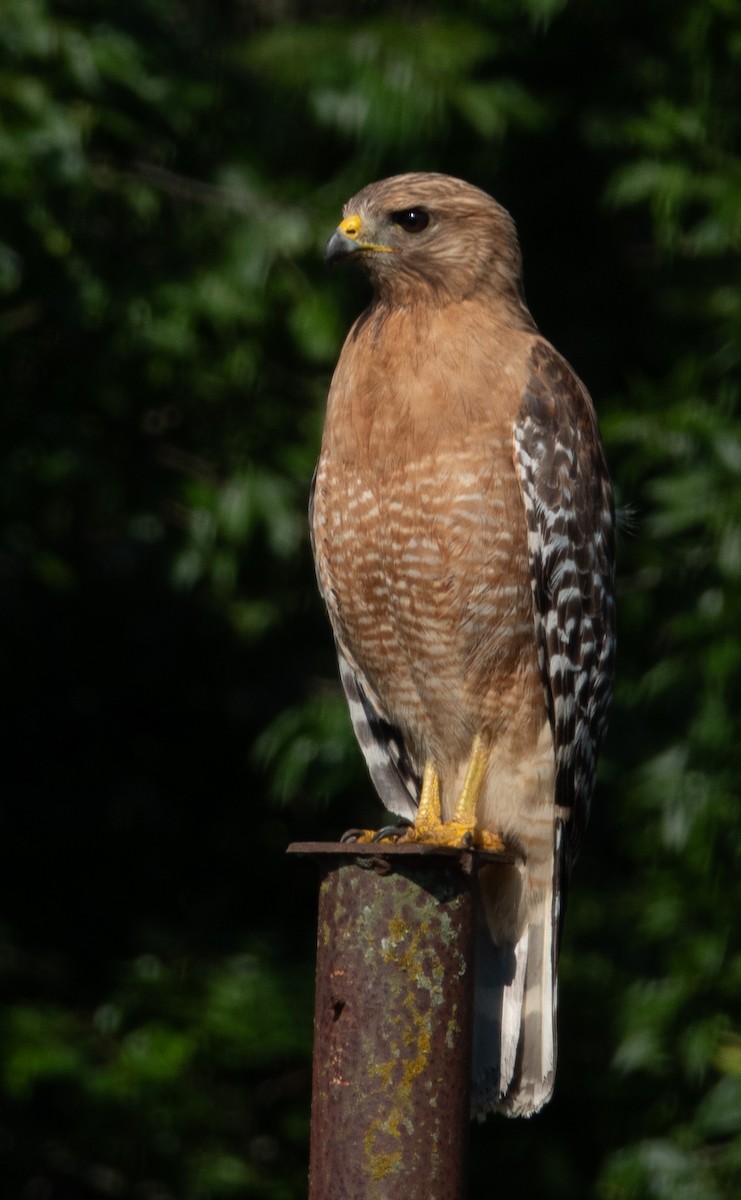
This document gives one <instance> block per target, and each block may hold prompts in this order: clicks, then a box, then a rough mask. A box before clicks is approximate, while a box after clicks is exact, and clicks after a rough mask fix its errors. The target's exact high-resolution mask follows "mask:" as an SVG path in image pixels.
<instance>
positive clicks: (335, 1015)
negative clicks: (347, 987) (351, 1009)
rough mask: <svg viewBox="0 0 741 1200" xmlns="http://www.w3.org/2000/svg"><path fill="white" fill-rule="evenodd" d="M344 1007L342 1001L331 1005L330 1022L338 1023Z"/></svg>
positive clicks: (336, 1001)
mask: <svg viewBox="0 0 741 1200" xmlns="http://www.w3.org/2000/svg"><path fill="white" fill-rule="evenodd" d="M344 1007H345V1001H344V1000H335V1002H334V1004H333V1005H332V1020H333V1021H339V1019H340V1017H341V1016H342V1010H343V1008H344Z"/></svg>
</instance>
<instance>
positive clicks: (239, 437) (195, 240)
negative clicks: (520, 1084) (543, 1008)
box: [0, 0, 741, 1200]
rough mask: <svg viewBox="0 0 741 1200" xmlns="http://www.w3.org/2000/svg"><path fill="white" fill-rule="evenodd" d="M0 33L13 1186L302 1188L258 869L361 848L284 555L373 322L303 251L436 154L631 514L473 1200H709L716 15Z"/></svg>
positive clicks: (721, 847) (30, 1)
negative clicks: (591, 747)
mask: <svg viewBox="0 0 741 1200" xmlns="http://www.w3.org/2000/svg"><path fill="white" fill-rule="evenodd" d="M0 48H1V49H2V51H3V53H2V58H1V59H0V61H1V62H2V67H0V212H1V213H2V222H1V223H0V345H1V348H2V364H3V375H4V380H3V399H2V404H3V417H4V421H3V432H4V437H3V439H2V445H0V577H1V578H2V593H1V594H0V604H1V605H2V614H3V618H4V627H5V629H6V631H7V637H6V639H5V645H4V648H3V651H2V664H3V681H4V688H3V697H4V709H3V729H4V732H5V735H6V736H5V745H6V754H5V756H4V766H5V772H4V780H5V787H4V789H3V790H4V800H3V809H2V820H3V831H2V832H3V834H4V836H3V839H2V841H3V846H4V848H5V859H4V861H3V870H2V872H0V878H1V879H2V882H3V895H2V907H1V908H0V913H2V922H3V927H2V937H1V938H0V951H1V952H0V986H2V989H3V994H4V1000H5V1006H4V1009H3V1012H2V1016H1V1017H0V1083H1V1084H2V1092H3V1099H2V1107H1V1109H0V1175H1V1176H2V1178H3V1184H4V1187H5V1188H6V1189H7V1191H8V1194H9V1195H18V1196H23V1195H28V1196H30V1195H31V1194H32V1193H33V1194H34V1195H37V1194H38V1195H42V1194H43V1195H48V1196H50V1197H53V1198H54V1200H56V1198H57V1197H61V1198H62V1200H66V1197H68V1196H69V1197H74V1198H75V1200H93V1198H101V1197H105V1196H115V1195H122V1196H129V1195H130V1196H132V1197H133V1196H136V1197H138V1198H141V1200H168V1198H170V1197H176V1196H177V1197H183V1198H187V1200H191V1198H192V1200H211V1198H212V1197H213V1198H214V1200H215V1198H218V1197H229V1196H234V1197H243V1196H257V1197H265V1198H266V1200H292V1198H293V1197H297V1196H300V1195H303V1194H304V1193H305V1183H304V1179H305V1164H306V1140H307V1131H308V1106H309V1066H310V1063H309V1059H310V1026H311V988H312V969H313V951H312V939H313V936H314V930H313V912H314V903H315V881H314V879H313V877H312V876H311V873H310V872H304V871H303V870H302V869H301V868H298V867H295V866H289V865H287V864H286V862H285V859H284V856H283V851H284V849H285V846H286V844H287V843H288V842H289V841H291V840H299V839H301V838H308V837H314V838H321V837H322V836H325V835H326V836H332V837H334V836H336V835H337V834H338V833H339V832H340V831H341V830H342V829H343V828H345V827H347V826H348V825H356V824H362V823H364V822H365V821H366V820H368V821H374V820H376V817H377V815H378V816H379V818H380V814H377V810H376V808H374V806H373V800H372V796H371V789H370V785H369V784H368V782H367V779H366V777H365V772H364V769H363V767H362V764H361V763H360V761H359V754H358V752H357V750H356V748H355V746H354V743H353V739H352V735H351V732H350V729H349V723H348V719H347V715H346V712H345V708H344V705H343V702H342V699H341V696H340V693H339V687H338V683H337V679H336V669H335V665H334V661H333V653H332V646H331V638H330V636H329V632H328V628H327V625H326V622H325V620H324V617H323V614H322V612H321V607H320V604H319V602H318V600H317V598H316V594H315V589H314V582H313V571H312V567H311V562H310V555H309V548H308V543H307V533H306V518H305V508H306V501H307V497H308V492H309V485H310V479H311V472H312V469H313V463H314V459H315V456H316V451H317V447H318V441H319V436H320V428H321V419H322V408H323V401H324V396H325V395H326V389H327V385H328V380H329V376H330V372H331V367H332V363H333V361H334V359H335V357H336V354H337V352H338V349H339V346H340V344H341V341H342V337H343V333H344V330H345V329H346V328H347V326H348V324H349V321H350V319H351V316H352V314H353V313H355V312H357V311H358V309H359V308H360V307H361V305H362V304H363V302H364V296H365V292H364V290H363V284H362V282H359V281H357V280H354V279H353V278H351V277H350V276H349V275H348V274H342V275H340V274H339V273H338V274H336V275H334V276H332V277H331V278H329V277H327V275H326V273H325V271H324V269H323V265H322V261H321V250H322V245H323V242H324V240H325V238H326V237H327V235H328V233H329V232H330V231H331V229H332V228H333V227H334V224H335V223H336V220H337V215H338V213H339V211H340V207H341V204H342V202H343V201H344V200H345V199H346V198H347V197H348V196H349V195H350V194H351V193H353V192H354V191H356V190H357V189H358V188H359V187H361V186H362V185H363V184H364V183H366V182H368V181H369V180H370V179H372V178H378V177H381V176H382V175H385V174H391V173H394V172H396V171H401V170H408V169H435V170H443V171H450V172H451V173H454V174H458V175H461V176H463V177H466V178H469V179H471V180H472V181H473V182H475V183H478V184H479V185H481V186H483V187H485V188H487V189H488V190H490V191H491V192H492V193H493V194H495V195H497V196H498V197H499V198H500V199H501V200H502V201H503V202H504V203H505V204H507V205H508V207H509V208H510V209H511V210H512V212H513V214H514V215H515V217H516V219H517V220H518V224H519V227H520V231H521V237H522V242H523V249H524V255H525V263H526V287H527V291H528V295H529V297H530V301H531V305H532V307H533V311H534V313H535V316H536V319H537V320H538V321H539V323H540V325H541V327H542V328H543V330H544V332H545V333H546V334H547V335H548V336H549V337H550V338H551V339H552V340H553V341H554V342H555V343H556V345H558V346H559V348H561V349H562V350H563V351H564V352H565V353H566V355H567V356H568V357H569V359H570V360H571V361H572V362H573V363H574V365H575V366H576V367H577V369H578V370H579V372H580V374H582V375H583V377H584V378H585V379H586V380H587V382H588V384H589V386H590V390H591V391H592V393H593V394H594V396H595V398H596V400H597V404H598V409H599V411H600V415H601V419H602V425H603V430H604V434H605V440H606V443H607V451H608V458H609V460H610V464H611V469H612V472H613V475H614V478H615V482H616V487H617V492H618V498H619V502H620V504H621V506H622V508H623V515H624V520H623V532H622V535H621V539H620V655H619V683H618V692H617V698H616V705H615V712H614V716H613V722H612V729H611V735H610V739H609V743H608V748H607V753H606V757H605V761H604V763H603V769H602V776H601V789H600V793H599V795H598V797H597V802H596V805H595V814H594V820H593V824H592V828H591V831H590V836H589V838H588V839H587V844H586V847H585V851H584V854H583V859H582V861H581V863H580V864H579V865H578V868H577V872H576V877H575V880H574V887H573V889H572V895H571V897H570V914H569V919H568V921H567V931H566V944H565V947H564V955H563V961H562V971H561V978H562V1003H561V1012H562V1017H561V1020H562V1050H561V1063H560V1066H559V1082H558V1089H557V1095H556V1099H555V1101H554V1103H553V1104H552V1105H551V1106H550V1108H549V1110H548V1111H547V1112H546V1113H545V1114H543V1116H541V1117H539V1118H538V1119H537V1120H536V1121H535V1122H530V1123H527V1124H524V1123H513V1124H509V1125H506V1126H505V1125H504V1123H496V1122H495V1123H490V1124H488V1125H486V1126H485V1127H483V1128H481V1129H478V1128H477V1129H475V1130H473V1132H472V1158H471V1197H472V1200H476V1198H477V1197H483V1196H487V1195H489V1194H490V1193H491V1190H492V1179H496V1180H497V1186H498V1187H499V1189H500V1191H501V1192H502V1194H504V1195H514V1194H517V1195H518V1196H522V1195H524V1196H530V1195H532V1196H538V1197H543V1196H550V1197H563V1198H564V1200H565V1198H567V1197H568V1200H586V1198H587V1197H598V1198H600V1200H623V1198H625V1200H627V1198H628V1197H630V1198H631V1200H634V1198H638V1200H640V1198H641V1197H646V1200H649V1198H652V1200H653V1198H658V1200H661V1198H662V1197H671V1198H672V1200H690V1198H692V1197H698V1198H699V1197H702V1198H703V1200H705V1198H708V1200H715V1198H718V1200H731V1197H734V1196H736V1195H738V1193H739V1187H740V1185H741V1091H740V1089H741V1013H740V1012H739V995H740V994H741V946H740V944H739V936H738V921H737V919H736V913H737V912H738V910H739V908H740V907H741V890H740V885H739V879H741V823H740V822H739V817H738V806H737V794H738V784H739V778H740V777H741V759H740V750H739V747H740V746H741V730H740V729H739V724H738V713H739V711H741V670H740V668H741V642H740V641H739V633H738V631H739V629H740V628H741V601H740V600H739V595H740V594H741V590H740V589H739V579H740V577H741V486H740V485H741V478H740V476H741V434H740V433H739V421H738V410H739V389H740V388H741V373H740V371H739V367H740V366H741V286H740V285H739V275H738V252H739V248H740V243H741V215H740V214H741V149H740V147H741V137H740V134H741V94H740V93H741V5H739V3H738V0H707V2H706V3H703V4H701V5H700V4H696V3H695V2H694V0H680V2H679V3H676V4H673V5H670V6H667V5H666V4H665V3H663V2H662V0H648V3H643V4H641V5H640V6H638V5H636V4H625V3H622V2H621V3H618V2H617V0H606V2H604V3H600V4H590V3H588V2H587V0H523V3H521V4H519V5H518V4H514V5H513V4H511V3H505V2H504V0H466V2H465V3H463V4H458V5H456V6H453V5H452V4H449V3H446V2H443V0H435V3H433V4H431V5H426V6H417V7H414V6H412V7H411V8H407V9H404V10H400V9H399V7H398V6H395V5H392V4H391V3H386V2H383V3H380V4H374V5H363V4H361V5H360V6H358V7H357V9H356V10H354V11H353V12H352V13H351V14H348V12H347V10H346V9H345V8H342V7H340V6H338V5H334V4H331V3H326V4H322V5H319V4H309V5H308V6H307V5H303V6H298V5H295V4H292V3H290V2H289V3H288V4H287V5H285V4H284V5H282V6H270V5H243V4H238V3H236V2H233V0H228V2H227V3H225V4H220V5H218V6H216V5H206V4H186V3H185V2H184V0H132V3H130V4H128V5H126V6H118V7H114V6H111V5H104V4H102V3H100V0H64V2H63V3H58V4H52V3H51V2H50V0H6V2H5V4H4V6H3V17H2V22H0ZM524 1164H527V1165H526V1167H525V1166H524ZM34 1189H35V1190H34Z"/></svg>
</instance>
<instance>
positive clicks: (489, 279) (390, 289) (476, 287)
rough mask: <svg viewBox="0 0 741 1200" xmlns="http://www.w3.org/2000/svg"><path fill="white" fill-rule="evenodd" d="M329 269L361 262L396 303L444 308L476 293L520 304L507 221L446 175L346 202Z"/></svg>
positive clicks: (487, 199) (390, 183) (398, 183)
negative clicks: (492, 293) (340, 263)
mask: <svg viewBox="0 0 741 1200" xmlns="http://www.w3.org/2000/svg"><path fill="white" fill-rule="evenodd" d="M343 218H344V219H343V220H342V221H341V222H340V224H339V225H338V227H337V229H336V230H335V232H334V233H333V234H332V236H331V238H330V239H329V241H328V242H327V248H326V259H327V262H336V261H337V260H339V259H348V260H353V261H355V262H359V263H360V264H361V265H362V266H363V267H365V269H366V270H367V272H368V274H369V275H370V277H371V280H372V281H373V284H374V287H375V288H376V291H377V292H378V293H379V294H380V295H381V296H383V297H384V298H388V299H390V300H393V301H394V302H396V303H415V302H422V303H433V304H445V303H449V302H450V301H451V300H460V299H464V298H465V297H467V296H471V295H473V294H475V293H478V292H480V291H481V290H482V289H487V290H493V291H495V292H498V293H500V294H501V295H509V296H512V297H513V298H516V299H517V300H518V301H520V298H521V284H520V274H521V260H520V249H519V245H518V241H517V233H516V231H515V226H514V222H513V220H512V218H511V217H510V215H509V213H508V212H507V211H506V209H504V208H502V206H501V204H497V202H496V200H492V198H491V196H488V195H487V194H486V192H482V191H481V190H480V189H479V188H476V187H473V186H472V185H471V184H469V183H464V182H463V180H461V179H453V178H452V177H451V176H449V175H436V174H431V173H430V174H426V173H420V174H411V175H394V176H392V177H391V178H390V179H382V180H381V181H380V182H379V183H371V184H369V185H368V186H367V187H365V188H363V190H362V191H361V192H358V194H357V195H356V196H353V198H352V200H348V202H347V204H346V205H345V207H344V209H343Z"/></svg>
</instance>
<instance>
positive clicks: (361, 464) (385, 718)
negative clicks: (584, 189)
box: [311, 174, 615, 1116]
mask: <svg viewBox="0 0 741 1200" xmlns="http://www.w3.org/2000/svg"><path fill="white" fill-rule="evenodd" d="M326 258H327V260H328V261H329V262H334V261H336V260H339V259H346V260H349V261H354V262H357V263H359V264H360V266H361V267H363V268H364V269H365V271H366V272H367V274H368V276H369V277H370V281H371V284H372V287H373V299H372V301H371V303H370V306H369V307H368V308H367V309H366V310H365V312H363V313H362V315H361V316H360V317H359V318H358V319H357V320H356V322H355V324H354V325H353V327H352V329H351V331H350V333H349V335H348V337H347V340H346V342H345V345H344V347H343V350H342V353H341V355H340V359H339V362H338V364H337V368H336V370H335V373H334V377H333V379H332V384H331V387H330V392H329V399H328V404H327V415H326V423H325V427H324V435H323V440H322V447H321V453H320V457H319V462H318V464H317V470H316V475H315V480H314V485H313V490H312V502H311V526H312V543H313V549H314V557H315V563H316V570H317V577H318V581H319V587H320V591H321V593H322V596H323V598H324V601H325V603H326V606H327V610H328V613H329V618H330V622H331V625H332V629H333V632H334V637H335V642H336V646H337V654H338V657H339V667H340V675H341V679H342V684H343V686H344V690H345V693H346V695H347V700H348V702H349V708H350V716H351V719H352V723H353V726H354V729H355V733H356V735H357V738H358V741H359V743H360V746H361V749H362V751H363V754H364V755H365V759H366V762H367V765H368V768H369V771H370V774H371V777H372V779H373V782H374V784H375V786H376V789H377V791H378V793H379V795H380V797H381V799H382V801H383V803H384V805H385V806H386V807H387V808H388V809H390V810H391V811H392V812H395V813H398V814H400V815H401V816H403V817H407V818H410V819H411V820H412V821H414V822H415V825H414V828H413V830H412V831H411V834H410V835H409V836H413V837H417V838H419V839H422V840H425V841H426V840H433V841H435V840H438V841H440V840H442V841H444V842H448V843H450V844H471V842H473V843H474V844H477V845H483V846H486V845H489V844H495V843H496V842H497V838H498V837H501V839H503V841H504V843H505V844H506V846H507V847H508V848H509V849H511V850H512V851H513V853H514V855H515V861H514V864H513V865H511V866H501V865H491V866H489V867H485V868H483V870H482V871H481V874H480V895H481V905H480V909H481V919H480V921H479V925H480V931H479V936H478V942H477V954H476V999H475V1033H474V1054H473V1073H474V1077H473V1102H472V1103H473V1111H474V1112H475V1113H477V1114H479V1115H481V1114H484V1113H487V1112H489V1111H493V1110H499V1111H502V1112H505V1113H507V1114H509V1115H523V1116H527V1115H530V1114H531V1113H534V1112H536V1111H537V1110H538V1109H539V1108H540V1107H541V1106H542V1105H543V1104H544V1103H545V1102H546V1101H547V1100H548V1099H549V1098H550V1096H551V1093H552V1091H553V1083H554V1074H555V1066H556V964H557V958H558V944H559V934H560V927H561V921H562V917H563V904H564V889H565V885H566V879H567V876H568V873H569V868H570V865H571V861H572V858H573V856H574V852H575V849H576V846H577V844H578V841H579V837H580V833H581V831H582V829H583V826H584V823H585V821H586V817H587V813H588V810H589V805H590V800H591V797H592V792H593V790H594V781H595V771H596V766H597V758H598V754H599V750H600V746H601V743H602V740H603V737H604V734H605V729H606V722H607V714H608V709H609V704H610V697H611V692H612V678H613V655H614V619H615V606H614V580H613V576H614V572H613V544H614V537H613V529H614V509H613V500H612V491H611V487H610V480H609V477H608V473H607V467H606V465H605V457H604V452H603V449H602V443H601V440H600V434H599V429H598V425H597V419H596V416H595V412H594V409H593V407H592V402H591V400H590V398H589V395H588V393H587V391H586V388H585V387H584V385H583V384H582V383H581V381H580V380H579V379H578V378H577V376H576V375H575V374H574V372H573V371H572V370H571V368H570V367H569V365H568V364H567V363H566V362H565V361H564V359H563V358H561V356H560V355H559V354H558V353H557V352H556V351H555V350H554V349H553V347H552V346H551V345H550V344H549V343H548V342H547V341H546V340H545V339H544V338H543V337H542V336H541V335H540V334H539V332H538V330H537V328H536V325H535V323H534V321H533V319H532V317H531V315H530V313H529V311H528V308H527V306H526V303H525V299H524V295H523V290H522V283H521V258H520V250H519V245H518V240H517V235H516V231H515V227H514V224H513V221H512V219H511V217H510V216H509V214H508V213H507V212H506V211H505V209H504V208H502V207H501V206H500V205H499V204H498V203H497V202H496V201H495V200H493V199H492V198H491V197H490V196H488V195H487V194H486V193H485V192H483V191H480V190H479V189H478V188H476V187H473V186H471V185H469V184H467V183H464V182H463V181H461V180H459V179H453V178H450V177H448V176H445V175H438V174H407V175H398V176H395V177H393V178H391V179H385V180H382V181H381V182H379V183H372V184H370V185H369V186H368V187H366V188H364V189H363V190H362V191H361V192H359V193H358V194H357V195H356V196H354V197H353V198H352V200H350V201H349V202H348V203H347V205H346V206H345V209H344V214H343V220H342V221H341V222H340V224H339V227H338V228H337V230H336V231H335V233H334V234H333V235H332V237H331V238H330V239H329V242H328V243H327V249H326Z"/></svg>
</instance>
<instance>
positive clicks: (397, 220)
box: [391, 208, 430, 233]
mask: <svg viewBox="0 0 741 1200" xmlns="http://www.w3.org/2000/svg"><path fill="white" fill-rule="evenodd" d="M391 220H392V221H393V222H394V225H401V228H402V229H403V230H404V231H405V233H421V232H422V230H423V229H426V228H427V226H428V225H429V223H430V214H429V213H428V212H425V210H424V209H423V208H402V209H401V210H400V211H399V212H392V213H391Z"/></svg>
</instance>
